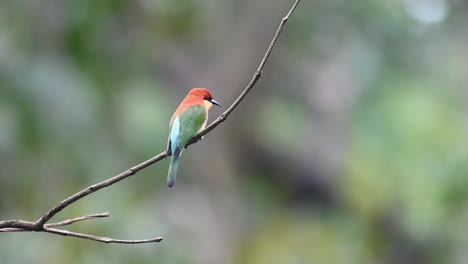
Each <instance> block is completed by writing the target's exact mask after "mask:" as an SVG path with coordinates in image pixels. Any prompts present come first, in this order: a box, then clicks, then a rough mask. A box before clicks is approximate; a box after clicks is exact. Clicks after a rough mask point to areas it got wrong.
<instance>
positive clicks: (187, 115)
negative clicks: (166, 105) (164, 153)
mask: <svg viewBox="0 0 468 264" xmlns="http://www.w3.org/2000/svg"><path fill="white" fill-rule="evenodd" d="M205 120H206V110H205V108H204V107H203V106H202V105H192V106H189V107H187V108H186V109H185V110H184V111H182V113H180V115H179V122H180V133H179V140H178V142H177V146H179V147H180V148H182V147H183V146H185V144H187V143H188V142H189V141H190V140H191V139H192V138H193V137H194V136H195V135H196V134H197V133H198V131H200V128H201V127H202V125H203V123H205Z"/></svg>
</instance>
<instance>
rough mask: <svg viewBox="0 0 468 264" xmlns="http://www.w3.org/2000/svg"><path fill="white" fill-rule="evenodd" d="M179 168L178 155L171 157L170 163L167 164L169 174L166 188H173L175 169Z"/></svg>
mask: <svg viewBox="0 0 468 264" xmlns="http://www.w3.org/2000/svg"><path fill="white" fill-rule="evenodd" d="M178 167H179V155H174V156H172V157H171V163H170V164H169V172H168V174H167V186H168V187H169V188H171V187H172V186H174V183H175V181H176V176H177V168H178Z"/></svg>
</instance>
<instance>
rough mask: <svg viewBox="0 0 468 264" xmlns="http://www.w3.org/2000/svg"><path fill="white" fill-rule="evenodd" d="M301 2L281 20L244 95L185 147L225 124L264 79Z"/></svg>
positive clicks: (296, 3) (295, 4)
mask: <svg viewBox="0 0 468 264" xmlns="http://www.w3.org/2000/svg"><path fill="white" fill-rule="evenodd" d="M300 1H301V0H296V2H294V4H293V6H292V7H291V9H290V10H289V12H288V13H287V14H286V16H285V17H283V19H282V20H281V23H280V24H279V26H278V29H277V30H276V33H275V35H274V36H273V39H272V40H271V42H270V45H269V46H268V49H267V51H266V53H265V55H264V56H263V58H262V61H261V62H260V65H258V68H257V70H256V71H255V73H254V75H253V77H252V79H251V80H250V82H249V84H247V86H246V87H245V88H244V90H243V91H242V93H241V94H240V95H239V97H237V99H236V100H235V101H234V103H232V105H231V106H230V107H229V108H228V109H227V110H226V111H224V112H223V113H222V114H221V115H220V116H219V117H218V118H216V120H215V121H213V123H211V124H210V125H209V126H207V127H206V128H205V129H204V130H202V131H200V132H199V133H198V134H197V135H196V136H195V137H194V138H193V139H192V140H190V142H189V143H187V145H186V146H185V147H188V146H190V145H192V144H194V143H196V142H197V141H199V140H200V139H201V138H202V137H203V136H204V135H206V134H208V133H209V132H210V131H211V130H213V129H214V128H215V127H217V126H218V125H219V124H221V123H222V122H224V121H225V120H226V118H227V117H228V116H229V115H230V114H231V112H232V111H234V109H235V108H236V107H237V106H238V105H239V104H240V102H242V100H244V98H245V96H247V94H248V93H249V92H250V91H251V90H252V88H253V87H254V86H255V84H256V83H257V81H258V80H259V79H260V77H262V71H263V68H264V67H265V64H266V62H267V61H268V59H269V58H270V55H271V52H272V51H273V48H274V47H275V46H276V42H277V41H278V38H279V37H280V36H281V33H282V32H283V29H284V27H285V26H286V23H288V21H289V17H290V16H291V14H292V13H293V12H294V10H296V7H297V5H298V4H299V2H300Z"/></svg>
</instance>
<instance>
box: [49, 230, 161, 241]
mask: <svg viewBox="0 0 468 264" xmlns="http://www.w3.org/2000/svg"><path fill="white" fill-rule="evenodd" d="M44 232H47V233H52V234H57V235H61V236H71V237H77V238H82V239H89V240H93V241H97V242H103V243H117V244H144V243H153V242H161V240H162V237H154V238H150V239H142V240H122V239H113V238H110V237H100V236H93V235H87V234H82V233H77V232H71V231H68V230H62V229H57V228H50V227H44Z"/></svg>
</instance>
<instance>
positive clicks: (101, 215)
mask: <svg viewBox="0 0 468 264" xmlns="http://www.w3.org/2000/svg"><path fill="white" fill-rule="evenodd" d="M109 215H110V214H109V213H108V212H105V213H100V214H90V215H85V216H80V217H75V218H71V219H67V220H63V221H60V222H56V223H51V224H45V225H44V227H57V226H64V225H71V224H73V223H75V222H79V221H84V220H89V219H95V218H103V217H109Z"/></svg>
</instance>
